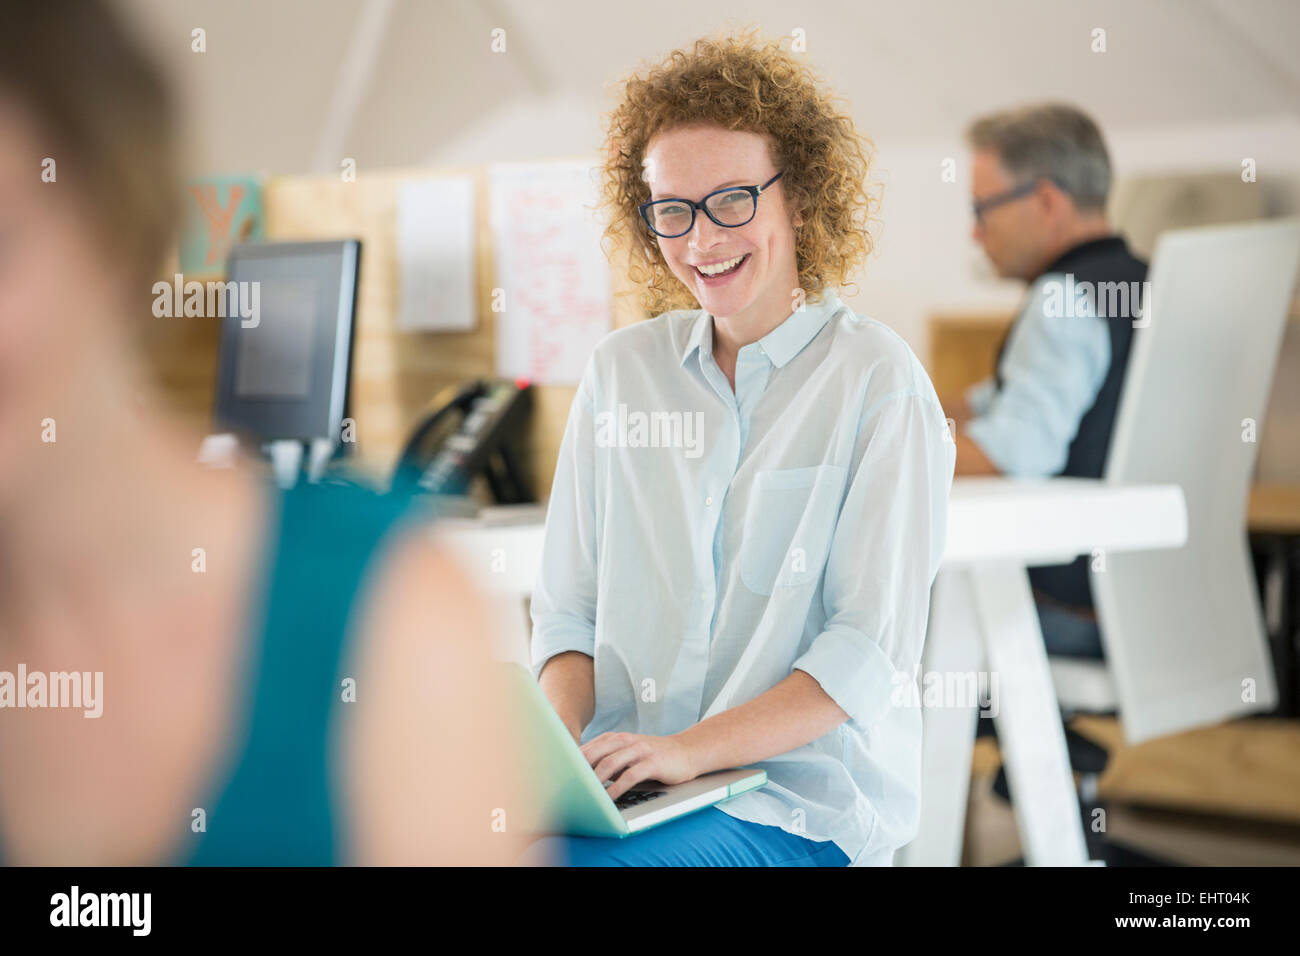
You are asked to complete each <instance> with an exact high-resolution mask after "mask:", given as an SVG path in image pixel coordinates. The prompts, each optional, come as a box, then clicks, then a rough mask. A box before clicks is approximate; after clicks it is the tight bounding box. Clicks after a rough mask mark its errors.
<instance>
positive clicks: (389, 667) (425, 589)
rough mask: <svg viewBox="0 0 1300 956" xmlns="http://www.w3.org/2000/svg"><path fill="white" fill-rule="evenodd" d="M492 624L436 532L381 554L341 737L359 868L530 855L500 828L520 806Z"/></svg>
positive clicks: (390, 545)
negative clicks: (436, 539) (522, 852)
mask: <svg viewBox="0 0 1300 956" xmlns="http://www.w3.org/2000/svg"><path fill="white" fill-rule="evenodd" d="M490 620H491V618H490V615H489V614H488V613H487V609H486V602H485V598H484V596H483V595H482V594H480V593H479V591H478V590H477V588H476V587H475V585H474V583H473V582H472V580H471V579H470V576H469V575H468V574H467V573H466V572H465V571H464V569H462V568H461V567H460V565H459V564H458V563H457V561H456V560H455V559H454V557H453V556H452V555H451V554H449V553H448V552H447V551H445V550H444V549H443V548H442V547H440V546H438V545H437V544H436V543H435V542H434V541H433V540H432V538H431V536H430V535H429V534H428V533H427V532H425V531H422V530H421V531H414V532H413V531H410V530H407V531H405V532H403V533H401V534H398V535H393V536H391V537H390V539H389V540H387V541H386V542H385V543H384V545H383V547H382V548H381V549H380V551H379V552H378V553H377V554H376V555H375V557H374V560H373V561H372V563H371V567H370V571H369V573H368V575H367V586H366V589H365V595H364V597H363V600H362V605H361V607H360V613H359V614H358V617H357V620H356V622H355V626H356V628H357V633H356V637H357V640H356V643H355V647H356V653H355V654H354V655H353V658H352V661H351V666H352V668H353V669H354V671H355V675H356V677H355V685H354V687H355V699H354V700H353V701H352V702H350V703H349V704H348V705H347V706H345V707H344V708H343V713H344V714H345V717H344V719H343V726H342V727H341V731H342V732H341V735H340V736H341V744H342V747H343V763H344V766H345V767H346V768H347V780H348V785H347V791H348V798H349V803H350V810H351V813H350V815H349V823H350V826H349V828H348V830H349V832H350V833H351V835H352V840H353V845H352V847H351V854H350V855H351V856H352V858H353V859H354V860H355V861H356V862H359V863H374V864H399V865H401V864H469V865H491V864H497V863H509V862H511V861H512V860H513V859H514V857H515V856H516V855H517V853H518V851H519V850H520V849H521V845H520V843H519V840H518V838H517V836H516V835H515V834H513V833H511V832H510V831H509V828H508V826H505V827H503V825H502V824H501V822H500V821H501V820H502V819H505V820H506V821H508V819H509V816H508V813H507V812H506V811H507V809H508V808H511V807H513V806H515V805H517V801H518V799H519V798H518V788H517V786H516V782H515V780H514V777H513V773H514V768H515V767H516V766H517V762H516V761H514V760H512V759H511V758H510V748H511V747H512V746H513V740H512V739H511V735H510V729H509V726H508V722H507V719H506V716H505V702H504V701H503V700H502V699H501V687H500V685H499V679H498V676H497V670H498V669H497V668H495V667H494V665H493V660H492V651H491V645H492V640H493V635H492V633H491V625H490V623H489V622H490ZM449 779H454V780H455V782H456V783H455V786H448V785H447V782H448V780H449Z"/></svg>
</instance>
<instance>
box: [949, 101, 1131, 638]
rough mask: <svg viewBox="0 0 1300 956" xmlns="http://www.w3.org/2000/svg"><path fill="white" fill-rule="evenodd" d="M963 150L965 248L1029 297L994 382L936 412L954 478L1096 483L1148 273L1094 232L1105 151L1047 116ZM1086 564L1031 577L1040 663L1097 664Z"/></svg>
mask: <svg viewBox="0 0 1300 956" xmlns="http://www.w3.org/2000/svg"><path fill="white" fill-rule="evenodd" d="M967 138H968V140H969V143H970V145H971V148H972V151H973V160H972V176H971V191H972V199H973V208H974V213H975V226H974V236H975V239H976V240H978V241H979V243H980V245H982V246H983V247H984V252H985V254H986V255H987V256H988V257H989V259H990V261H991V262H992V264H993V266H994V267H995V268H996V270H997V272H998V275H1000V276H1002V277H1003V278H1014V279H1020V280H1023V281H1024V282H1026V283H1027V284H1028V285H1029V291H1028V295H1027V296H1026V299H1025V302H1024V305H1023V307H1022V308H1021V310H1020V312H1019V314H1018V316H1017V317H1016V319H1015V321H1014V322H1013V323H1012V325H1011V328H1010V330H1009V331H1008V333H1007V335H1006V337H1005V338H1004V339H1003V342H1002V346H1001V348H1000V349H999V352H998V357H997V362H996V364H995V374H994V375H993V376H992V377H990V378H989V379H986V380H985V381H983V382H980V383H978V384H976V385H974V386H972V387H971V388H970V389H968V390H967V391H966V393H965V394H964V395H962V396H960V397H958V398H956V399H955V400H949V401H945V402H944V408H945V409H947V412H948V414H949V415H950V416H951V417H952V418H953V419H954V420H955V422H956V424H957V426H958V433H957V436H956V438H957V464H956V471H957V474H959V475H961V474H965V475H978V474H988V475H991V474H1002V475H1008V476H1013V477H1018V478H1045V477H1049V476H1055V475H1069V476H1074V477H1081V478H1100V477H1101V476H1102V474H1103V472H1104V470H1105V466H1106V457H1107V452H1108V450H1109V446H1110V439H1111V432H1112V429H1113V427H1114V424H1115V414H1116V411H1117V410H1118V408H1119V399H1120V394H1121V391H1122V389H1123V386H1124V373H1125V370H1126V368H1127V365H1128V354H1129V349H1130V346H1131V344H1132V340H1133V335H1134V329H1133V323H1134V320H1140V318H1141V311H1140V310H1141V302H1140V301H1139V299H1140V297H1139V294H1138V293H1139V290H1140V289H1141V287H1142V285H1141V284H1142V282H1143V280H1145V279H1146V272H1147V266H1146V263H1144V262H1142V261H1141V260H1139V259H1137V258H1135V257H1134V256H1133V254H1132V253H1131V252H1130V251H1129V249H1128V247H1127V246H1126V245H1125V242H1124V240H1123V239H1122V238H1120V237H1119V236H1118V235H1115V234H1114V233H1113V232H1112V231H1111V229H1110V227H1109V226H1108V225H1107V223H1106V214H1105V207H1106V198H1107V195H1108V193H1109V191H1110V185H1111V171H1110V158H1109V156H1108V155H1107V152H1106V146H1105V143H1104V142H1103V140H1102V137H1101V133H1100V131H1099V130H1098V129H1097V125H1096V124H1095V123H1094V122H1093V121H1092V120H1091V119H1090V118H1089V117H1088V116H1086V115H1085V114H1084V113H1082V112H1080V111H1079V110H1077V109H1074V108H1073V107H1070V106H1064V105H1059V104H1045V105H1037V106H1028V107H1022V108H1020V109H1015V110H1011V111H1007V112H1002V113H996V114H993V115H990V116H985V117H983V118H981V119H978V120H976V121H975V122H974V123H973V124H972V125H971V126H970V128H969V129H968V131H967ZM1111 283H1120V284H1122V285H1119V286H1116V285H1108V284H1111ZM1098 291H1100V292H1101V294H1096V293H1097V292H1098ZM1121 293H1122V294H1121ZM1088 560H1089V558H1088V556H1081V557H1079V558H1078V559H1077V560H1075V561H1074V562H1072V563H1070V564H1067V565H1060V566H1056V567H1040V568H1031V569H1030V571H1029V579H1030V583H1031V584H1032V586H1033V590H1034V600H1035V603H1036V604H1037V607H1038V615H1039V620H1040V623H1041V625H1042V631H1043V639H1044V641H1045V643H1046V645H1047V651H1048V653H1049V654H1061V655H1066V656H1075V657H1096V658H1100V657H1101V656H1102V648H1101V638H1100V634H1099V632H1098V629H1097V621H1096V615H1095V613H1094V611H1093V602H1092V590H1091V587H1090V584H1089V581H1088Z"/></svg>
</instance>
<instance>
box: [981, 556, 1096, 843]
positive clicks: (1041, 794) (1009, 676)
mask: <svg viewBox="0 0 1300 956" xmlns="http://www.w3.org/2000/svg"><path fill="white" fill-rule="evenodd" d="M970 575H971V582H972V584H973V585H974V591H975V603H976V605H977V607H978V609H979V618H980V624H981V628H982V630H983V633H984V638H985V647H986V649H987V653H988V661H989V670H990V673H991V674H993V675H995V676H996V678H997V680H998V687H997V689H998V694H997V696H996V698H995V706H996V708H997V712H996V714H995V715H994V720H995V721H996V722H997V728H998V741H999V744H1000V747H1001V750H1002V760H1003V764H1004V766H1005V767H1006V772H1007V784H1008V786H1009V788H1010V790H1011V795H1012V800H1013V803H1014V805H1015V811H1016V825H1017V827H1018V829H1019V830H1020V842H1021V844H1022V847H1023V850H1024V859H1025V864H1026V865H1027V866H1081V865H1084V864H1086V863H1087V862H1088V853H1087V847H1086V844H1085V842H1084V833H1083V820H1082V818H1081V817H1080V814H1079V803H1078V798H1077V796H1076V795H1075V792H1074V777H1073V776H1072V774H1071V770H1070V759H1069V753H1068V751H1067V750H1066V745H1065V732H1064V730H1063V728H1062V726H1061V715H1060V709H1059V706H1058V704H1057V700H1056V690H1055V688H1054V687H1053V686H1052V675H1051V671H1050V670H1049V669H1048V666H1047V650H1046V648H1045V647H1044V645H1043V635H1042V631H1041V630H1040V629H1039V625H1038V615H1037V613H1036V612H1035V610H1034V598H1033V592H1032V591H1031V590H1030V586H1029V575H1028V573H1027V572H1026V571H1025V569H1024V567H1023V566H1022V565H1018V564H1013V563H1005V562H999V563H987V564H984V563H982V564H978V565H974V566H972V567H971V569H970Z"/></svg>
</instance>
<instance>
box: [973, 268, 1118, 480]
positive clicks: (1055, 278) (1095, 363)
mask: <svg viewBox="0 0 1300 956" xmlns="http://www.w3.org/2000/svg"><path fill="white" fill-rule="evenodd" d="M1062 281H1063V277H1062V276H1059V275H1049V276H1045V277H1043V278H1042V279H1040V280H1039V281H1038V282H1037V283H1036V284H1035V286H1034V288H1033V289H1032V290H1031V292H1030V295H1029V299H1028V302H1027V304H1026V306H1025V309H1024V311H1023V312H1022V313H1021V316H1020V319H1019V321H1018V322H1017V324H1016V328H1015V330H1014V331H1013V332H1012V335H1011V339H1010V340H1009V341H1008V343H1007V350H1006V354H1005V355H1004V356H1003V358H1002V363H1001V365H1000V366H999V372H1000V373H1001V376H1002V387H1001V388H1000V389H998V390H997V391H996V393H995V394H993V395H992V397H991V398H990V399H988V401H987V403H986V405H985V407H984V409H983V411H982V412H980V413H979V414H978V416H977V417H975V418H973V419H972V420H971V421H970V422H969V423H968V424H967V425H966V434H967V435H968V436H969V437H970V439H971V440H972V441H973V442H975V444H976V445H978V446H979V447H980V450H981V451H982V452H984V454H985V456H986V457H987V458H988V459H989V461H991V462H992V463H993V464H994V465H995V466H996V467H997V469H998V471H1000V472H1002V473H1003V474H1004V475H1010V476H1013V477H1016V478H1046V477H1048V476H1049V475H1056V474H1059V473H1060V471H1061V469H1063V468H1064V467H1065V463H1066V461H1067V459H1068V457H1069V453H1070V443H1071V442H1072V441H1074V436H1075V435H1076V434H1077V433H1078V430H1079V422H1080V421H1081V420H1082V418H1083V416H1084V414H1085V413H1086V412H1087V411H1088V409H1089V408H1091V407H1092V403H1093V402H1095V401H1096V400H1097V393H1098V392H1099V391H1100V390H1101V385H1102V382H1103V381H1105V378H1106V372H1107V370H1108V369H1109V367H1110V333H1109V332H1108V331H1107V329H1106V322H1105V321H1104V320H1103V319H1100V318H1097V316H1096V315H1095V314H1093V313H1092V312H1091V311H1089V310H1088V309H1087V308H1085V307H1084V306H1083V304H1082V303H1076V304H1074V307H1073V308H1071V309H1070V310H1065V309H1062V308H1050V307H1049V304H1050V303H1051V302H1052V301H1053V300H1052V298H1051V296H1050V294H1049V291H1050V290H1051V285H1050V283H1052V282H1062ZM1058 294H1059V293H1058ZM1057 301H1058V302H1059V299H1057Z"/></svg>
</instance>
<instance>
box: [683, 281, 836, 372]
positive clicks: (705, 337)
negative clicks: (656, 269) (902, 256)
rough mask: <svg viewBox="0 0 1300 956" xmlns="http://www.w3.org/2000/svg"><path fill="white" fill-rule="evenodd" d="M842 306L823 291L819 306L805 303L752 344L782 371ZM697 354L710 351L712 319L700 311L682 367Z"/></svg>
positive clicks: (829, 292) (832, 294)
mask: <svg viewBox="0 0 1300 956" xmlns="http://www.w3.org/2000/svg"><path fill="white" fill-rule="evenodd" d="M843 305H844V304H843V303H842V302H841V301H840V297H839V293H838V291H837V290H835V289H830V288H828V289H825V290H824V291H823V292H822V298H821V301H820V302H808V303H805V304H804V309H803V311H802V312H792V313H790V316H789V317H788V318H787V319H786V320H785V321H784V322H782V323H781V324H780V325H778V326H777V327H776V328H774V329H773V330H772V331H771V332H769V333H767V335H765V336H763V337H762V338H761V339H759V340H758V342H757V343H755V344H757V345H758V346H759V347H760V349H761V350H762V352H763V353H764V354H765V355H767V357H768V358H769V359H770V360H771V362H772V364H773V365H775V366H776V367H777V368H781V367H783V366H784V365H785V364H786V363H787V362H789V361H790V360H791V359H792V358H794V357H795V356H796V355H798V354H799V353H800V352H802V351H803V350H804V347H805V346H806V345H807V344H808V343H809V342H811V341H812V340H813V339H814V338H816V337H817V333H818V332H820V331H821V330H822V328H823V326H825V325H826V323H827V322H829V321H830V318H831V316H833V315H834V314H835V313H836V312H837V311H839V310H840V309H841V308H843ZM696 350H698V351H699V352H700V353H701V354H710V353H711V352H712V350H713V316H711V315H710V314H709V313H708V312H705V311H704V310H703V309H700V311H699V315H697V316H696V318H695V322H694V323H693V324H692V326H691V333H690V335H689V336H688V337H687V339H686V347H685V349H684V350H683V352H682V362H681V364H683V365H685V364H686V360H687V359H688V358H690V357H691V355H692V354H693V353H694V352H695V351H696Z"/></svg>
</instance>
